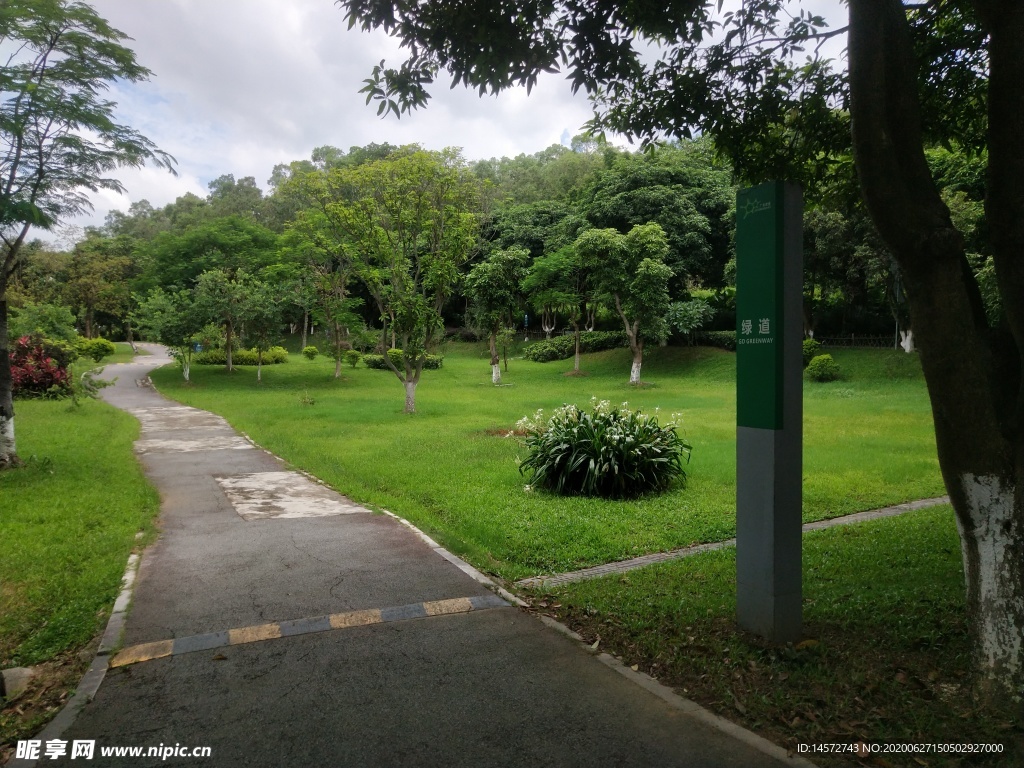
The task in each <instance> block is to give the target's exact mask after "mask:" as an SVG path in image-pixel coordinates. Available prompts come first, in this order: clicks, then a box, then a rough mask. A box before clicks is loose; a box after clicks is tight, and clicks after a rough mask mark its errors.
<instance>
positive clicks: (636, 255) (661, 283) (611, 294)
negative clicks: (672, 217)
mask: <svg viewBox="0 0 1024 768" xmlns="http://www.w3.org/2000/svg"><path fill="white" fill-rule="evenodd" d="M576 251H577V253H578V254H579V258H580V260H581V262H582V268H583V269H585V270H587V271H588V272H589V273H591V274H592V275H593V279H594V288H595V290H596V292H597V294H598V295H599V296H601V297H602V298H603V299H604V301H605V302H606V303H607V304H608V305H609V306H610V307H611V308H612V309H613V311H614V312H615V314H617V315H618V316H619V319H620V320H622V326H623V328H624V329H625V331H626V336H627V338H628V339H629V348H630V350H631V351H632V352H633V367H632V370H631V371H630V374H629V383H630V384H639V383H640V368H641V366H642V365H643V362H644V344H645V342H647V341H660V340H661V339H663V338H665V336H666V335H667V333H668V326H667V325H666V323H665V313H666V312H667V311H668V307H669V294H668V283H669V280H670V279H671V278H672V270H671V269H670V268H669V267H668V266H667V265H666V264H665V256H666V254H667V253H668V239H667V238H666V237H665V232H664V230H663V229H662V228H661V226H660V225H659V224H655V223H653V222H652V223H650V224H638V225H637V226H635V227H633V228H632V229H631V230H630V231H629V232H628V233H627V234H625V235H622V234H619V232H617V231H616V230H614V229H588V230H587V231H586V232H584V233H583V234H582V235H580V236H579V238H578V239H577V240H576Z"/></svg>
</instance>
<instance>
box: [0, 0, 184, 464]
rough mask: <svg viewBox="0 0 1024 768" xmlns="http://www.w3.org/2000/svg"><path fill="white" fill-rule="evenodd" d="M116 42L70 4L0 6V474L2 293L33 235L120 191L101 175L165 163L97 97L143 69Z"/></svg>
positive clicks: (9, 427)
mask: <svg viewBox="0 0 1024 768" xmlns="http://www.w3.org/2000/svg"><path fill="white" fill-rule="evenodd" d="M126 39H127V38H126V36H125V35H124V34H123V33H122V32H119V31H118V30H116V29H114V28H113V27H111V26H110V25H109V24H108V23H107V22H106V21H104V20H103V19H102V18H100V17H99V16H98V15H97V14H96V12H95V11H94V10H93V9H92V8H90V7H89V6H87V5H85V4H84V3H80V2H72V1H71V0H7V1H6V2H4V3H3V4H2V5H0V50H2V51H4V52H5V53H4V55H5V56H6V59H5V60H4V62H3V66H2V67H0V100H2V101H0V467H3V466H6V465H9V464H12V463H15V462H16V461H17V453H16V450H15V448H16V446H15V441H14V402H13V398H12V382H11V369H10V361H9V359H8V349H7V288H8V284H9V282H10V280H11V276H12V275H13V274H14V271H15V269H16V268H17V266H18V262H19V260H20V257H21V251H22V246H23V245H24V244H25V241H26V237H27V236H28V233H29V230H30V229H31V228H32V227H33V226H41V227H44V228H46V227H50V226H53V225H54V224H55V223H56V222H58V221H59V220H61V219H62V218H65V217H67V216H71V215H74V214H77V213H80V212H82V211H83V210H86V209H87V208H88V207H89V201H88V197H87V195H86V193H87V192H88V191H89V190H93V191H95V190H99V189H112V190H115V191H121V188H122V187H121V183H120V182H119V181H117V179H115V178H113V177H112V176H110V173H111V172H112V171H114V170H115V169H116V168H118V167H119V166H125V165H127V166H140V165H142V164H144V163H146V162H154V163H156V164H157V165H160V166H163V167H165V168H168V169H170V168H171V167H172V163H173V160H172V158H171V157H170V156H169V155H167V154H166V153H164V152H162V151H160V150H159V149H157V147H156V146H154V145H153V143H152V142H150V141H149V140H148V139H147V138H146V137H145V136H143V135H142V134H140V133H139V132H138V131H135V130H133V129H132V128H130V127H128V126H125V125H120V124H119V123H117V122H116V121H115V120H114V108H115V106H116V105H115V104H114V103H112V102H110V101H108V100H107V99H105V98H104V96H103V93H104V91H105V90H106V89H107V88H108V87H109V86H110V84H111V83H112V82H114V81H115V80H127V81H132V82H137V81H140V80H145V79H146V78H147V77H148V76H149V74H150V73H149V70H147V69H146V68H145V67H142V66H140V65H139V64H138V63H137V62H136V61H135V56H134V54H133V53H132V51H131V50H130V49H128V48H127V47H125V45H124V41H125V40H126Z"/></svg>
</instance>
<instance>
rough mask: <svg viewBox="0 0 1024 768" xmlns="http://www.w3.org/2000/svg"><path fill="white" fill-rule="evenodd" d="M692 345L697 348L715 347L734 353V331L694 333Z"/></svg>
mask: <svg viewBox="0 0 1024 768" xmlns="http://www.w3.org/2000/svg"><path fill="white" fill-rule="evenodd" d="M693 343H694V344H696V345H697V346H699V347H717V348H718V349H727V350H729V351H730V352H735V351H736V331H696V332H695V333H694V334H693Z"/></svg>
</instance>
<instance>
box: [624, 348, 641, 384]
mask: <svg viewBox="0 0 1024 768" xmlns="http://www.w3.org/2000/svg"><path fill="white" fill-rule="evenodd" d="M643 362H644V361H643V355H642V354H641V355H637V354H634V355H633V367H632V368H631V369H630V371H629V383H630V384H639V383H640V366H641V365H643ZM620 381H621V379H620Z"/></svg>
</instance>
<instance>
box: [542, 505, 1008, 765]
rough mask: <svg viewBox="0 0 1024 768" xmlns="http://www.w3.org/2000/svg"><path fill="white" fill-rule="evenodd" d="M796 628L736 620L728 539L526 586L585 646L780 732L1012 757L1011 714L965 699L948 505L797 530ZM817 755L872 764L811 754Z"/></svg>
mask: <svg viewBox="0 0 1024 768" xmlns="http://www.w3.org/2000/svg"><path fill="white" fill-rule="evenodd" d="M803 562H804V569H803V570H804V636H805V638H807V639H805V640H804V641H803V642H802V643H800V644H798V645H796V646H793V645H790V646H785V647H778V646H772V645H771V644H769V643H766V642H764V641H762V640H760V639H758V638H756V637H753V636H751V635H748V634H746V633H744V632H740V631H738V630H737V628H736V624H735V613H736V557H735V550H734V549H726V550H719V551H716V552H709V553H703V554H700V555H696V556H694V557H689V558H686V559H685V560H677V561H673V562H669V563H662V564H659V565H654V566H650V567H647V568H643V569H640V570H637V571H631V572H629V573H627V574H625V575H621V576H609V577H604V578H601V579H595V580H592V581H586V582H581V583H577V584H569V585H565V586H563V587H560V588H557V589H553V590H550V591H540V592H537V593H534V594H533V595H531V596H528V597H527V599H529V600H530V601H531V602H532V603H533V605H534V608H535V610H539V611H542V612H544V613H549V614H550V615H553V616H556V617H557V618H559V619H560V620H561V621H563V622H564V623H566V624H568V625H569V626H571V627H572V628H573V629H575V630H577V631H578V632H579V633H580V634H581V635H583V638H584V640H585V641H586V642H588V643H594V642H597V643H598V649H599V650H604V651H607V652H610V653H615V654H616V655H618V656H620V657H621V658H622V660H623V662H624V663H626V664H628V665H634V664H635V665H636V667H637V668H638V669H641V670H642V671H644V672H647V673H649V674H651V675H652V676H654V677H657V678H659V679H660V680H662V681H663V682H665V683H667V684H669V685H671V686H673V687H675V688H676V689H677V690H678V691H679V692H680V693H682V694H683V695H684V696H687V697H688V698H690V699H693V700H695V701H698V702H700V703H701V704H703V705H705V706H707V707H709V708H710V709H712V710H714V711H716V712H718V713H720V714H722V715H724V716H726V717H728V718H730V719H733V720H737V721H739V722H741V723H743V724H744V725H745V726H746V727H748V728H751V729H752V730H754V731H756V732H758V733H761V734H763V735H766V736H768V737H769V738H771V739H772V740H773V741H775V742H776V743H778V744H780V745H782V746H784V747H786V748H788V749H793V750H795V749H796V746H797V744H800V743H803V744H814V743H823V742H858V741H865V742H873V743H894V742H895V743H907V742H910V743H915V744H934V743H950V742H957V743H979V744H993V743H999V744H1003V745H1004V747H1005V748H1006V753H1005V754H1003V755H999V756H995V757H994V758H992V757H990V758H988V759H985V758H982V757H979V756H973V757H972V758H971V759H969V760H967V761H965V762H963V763H961V762H959V761H957V760H955V759H951V758H949V757H948V756H939V755H920V756H917V757H918V758H919V759H920V758H924V759H925V762H918V761H915V759H914V757H915V756H913V755H906V754H904V755H886V756H885V759H886V760H887V762H886V763H884V765H893V766H916V765H931V766H960V765H1005V766H1010V765H1019V764H1020V763H1019V762H1016V761H1017V760H1018V759H1019V758H1020V757H1021V752H1020V751H1019V749H1020V744H1021V738H1022V731H1021V724H1020V723H1013V722H1011V721H1010V719H1009V718H1007V717H1002V718H1000V717H999V716H992V715H991V714H985V713H984V712H980V711H977V710H975V709H974V705H973V701H972V698H971V695H970V683H971V659H970V649H969V645H968V636H967V628H966V621H965V609H964V587H963V575H962V568H961V563H960V542H959V538H958V535H957V530H956V524H955V522H954V519H953V513H952V509H951V508H950V507H948V506H941V507H935V508H931V509H925V510H919V511H916V512H912V513H910V514H907V515H903V516H900V517H898V518H889V519H884V520H878V521H873V522H870V523H861V524H857V525H851V526H843V527H839V528H833V529H830V530H826V531H817V532H814V533H811V534H808V535H807V536H805V537H804V554H803ZM809 757H810V758H811V760H812V761H814V762H816V763H817V764H819V765H823V766H826V765H828V766H831V765H844V766H845V765H863V764H868V765H881V764H883V763H875V762H867V763H859V762H857V761H855V760H851V759H849V758H835V759H829V758H827V757H823V756H821V755H809Z"/></svg>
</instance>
